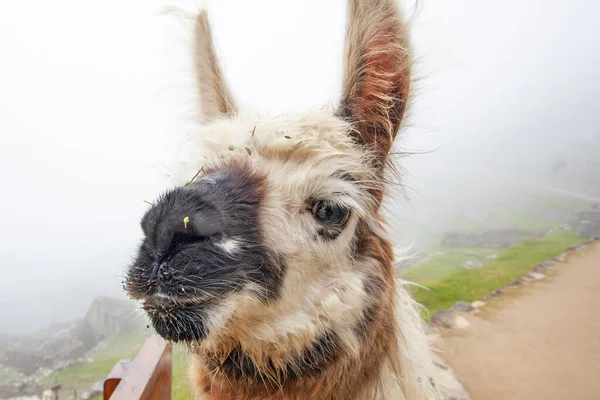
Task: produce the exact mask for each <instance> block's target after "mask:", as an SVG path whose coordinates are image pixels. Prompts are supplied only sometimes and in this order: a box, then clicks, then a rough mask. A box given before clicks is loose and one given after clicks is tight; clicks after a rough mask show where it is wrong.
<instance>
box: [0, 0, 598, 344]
mask: <svg viewBox="0 0 600 400" xmlns="http://www.w3.org/2000/svg"><path fill="white" fill-rule="evenodd" d="M179 3H183V1H180V2H173V1H171V2H169V4H176V5H177V4H179ZM207 3H208V9H209V11H210V16H211V21H212V24H213V27H214V33H215V37H216V40H217V48H218V52H219V54H220V55H221V58H222V61H223V62H224V70H225V75H226V77H227V79H228V81H229V83H230V85H231V86H232V88H233V90H234V92H235V95H236V97H237V98H238V99H239V100H240V102H241V103H242V104H249V105H252V106H253V107H255V108H256V109H258V110H259V111H262V112H266V113H271V114H280V113H287V112H299V111H302V110H303V109H305V108H308V107H314V106H319V105H324V104H328V103H332V104H335V103H336V101H337V99H338V98H339V93H340V87H341V70H342V65H341V59H342V43H343V34H344V22H345V14H344V9H345V1H343V0H336V1H327V2H323V1H318V0H304V1H302V2H299V1H293V2H292V1H281V0H269V1H267V0H257V1H252V2H248V1H243V0H220V1H216V0H212V1H211V0H208V1H207ZM166 4H167V3H166V2H162V1H154V2H151V1H147V0H144V1H142V0H135V1H128V2H123V1H116V0H107V1H102V2H82V1H74V0H54V1H51V2H47V1H39V0H37V1H29V2H19V1H2V2H0V59H1V62H0V72H1V73H0V152H1V156H0V179H1V180H0V182H1V183H2V195H1V196H0V210H2V222H1V223H0V227H1V228H0V272H1V274H0V276H1V279H0V321H1V322H0V332H5V333H27V332H31V331H32V330H35V329H38V328H41V327H43V326H45V325H47V324H49V323H52V322H56V321H66V320H69V319H72V318H75V317H79V316H81V315H82V314H83V313H84V312H85V310H86V309H87V307H88V305H89V303H90V301H91V299H92V298H93V297H94V296H97V295H103V294H106V295H112V296H123V295H122V293H121V284H120V276H121V275H122V273H123V270H124V268H125V266H126V265H127V264H128V263H129V262H130V259H131V256H132V255H133V252H134V250H135V248H136V246H137V243H138V241H139V239H140V237H141V231H140V229H139V219H140V217H141V215H142V214H143V212H144V210H145V209H146V207H147V205H146V204H145V203H144V202H143V200H144V199H149V200H151V199H153V198H154V197H155V196H156V194H157V193H158V191H159V190H161V189H162V188H163V183H162V181H161V180H160V179H159V177H160V160H161V159H163V157H165V152H166V151H167V150H168V149H169V148H170V146H172V145H173V143H172V142H171V141H170V140H169V134H170V133H172V131H173V130H176V129H185V126H186V124H185V123H182V121H185V120H187V118H188V117H189V115H190V113H191V111H192V107H193V105H192V104H190V103H189V96H187V95H186V93H187V94H188V95H189V90H191V89H192V86H191V83H190V82H191V79H190V75H189V68H188V64H187V63H188V62H189V61H190V60H189V57H188V54H187V53H186V51H187V47H186V46H187V45H188V44H189V41H188V40H187V39H188V38H187V32H186V28H185V24H183V23H180V22H179V23H178V22H175V21H173V19H172V18H169V17H165V16H159V11H160V9H161V7H162V6H164V5H166ZM188 4H189V3H188ZM409 14H410V21H411V22H410V23H411V32H412V34H413V43H414V48H415V52H416V59H415V75H416V78H417V79H416V82H415V98H414V103H413V107H412V109H411V112H410V115H409V119H408V120H407V124H406V126H405V128H404V129H403V131H402V133H401V138H402V139H401V140H400V141H399V142H398V149H399V150H400V151H403V152H408V153H413V155H410V156H408V157H404V158H402V159H401V160H400V162H401V167H402V169H401V170H402V173H403V183H404V190H403V191H404V195H402V194H401V193H399V192H400V190H397V191H396V194H395V196H394V198H393V199H391V200H390V201H389V202H388V208H387V209H388V214H389V215H390V217H391V219H392V222H393V223H392V225H393V228H392V231H393V233H394V236H395V239H396V240H397V241H398V242H399V243H401V244H411V243H412V244H413V246H415V248H417V249H419V248H427V246H429V245H430V244H432V243H433V242H432V241H431V238H430V236H431V233H432V232H443V231H444V230H446V229H451V228H452V221H453V218H452V217H453V216H456V215H458V214H460V213H461V212H464V211H465V210H471V211H473V209H474V208H473V207H475V205H477V206H478V207H480V208H481V209H483V208H485V203H486V201H489V200H491V199H493V198H495V197H496V196H498V193H503V194H504V195H507V194H510V193H512V191H513V190H514V181H515V180H517V181H519V182H525V183H529V184H533V183H536V184H543V185H545V186H553V187H561V188H570V190H577V191H578V192H581V193H588V194H589V195H598V193H597V192H594V190H595V189H594V187H596V188H597V186H594V185H593V183H594V182H596V183H597V182H598V175H593V174H594V173H596V174H597V173H598V171H600V164H599V161H600V160H599V159H600V156H599V154H600V116H599V111H600V68H599V65H600V40H598V38H600V26H599V25H598V24H597V16H598V15H600V4H599V3H598V2H595V1H593V0H588V1H584V0H579V1H572V2H567V1H559V0H546V1H542V0H535V1H534V0H530V1H527V2H524V1H516V0H513V1H506V0H504V1H496V0H493V1H485V2H483V1H476V0H470V1H467V0H457V1H453V2H442V1H430V2H425V1H423V2H420V3H419V7H418V8H417V9H416V10H415V9H414V8H413V7H410V10H409ZM188 83H190V86H187V85H188ZM561 159H562V160H563V161H560V160H561ZM557 162H558V163H562V164H561V165H566V167H564V168H561V171H560V173H559V174H558V173H552V171H553V170H552V168H553V166H556V165H557V164H556V163H557ZM593 166H596V167H598V168H597V169H596V170H594V167H593ZM554 171H555V172H556V170H554ZM590 171H591V175H590ZM594 179H596V180H595V181H594ZM590 182H591V183H592V185H591V186H590Z"/></svg>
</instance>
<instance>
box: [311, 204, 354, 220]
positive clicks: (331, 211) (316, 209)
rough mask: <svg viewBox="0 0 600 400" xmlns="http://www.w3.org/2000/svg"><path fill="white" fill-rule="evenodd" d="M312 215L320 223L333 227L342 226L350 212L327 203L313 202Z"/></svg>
mask: <svg viewBox="0 0 600 400" xmlns="http://www.w3.org/2000/svg"><path fill="white" fill-rule="evenodd" d="M312 213H313V215H314V216H315V218H317V220H319V221H320V222H324V223H328V224H335V225H344V224H345V223H346V222H347V221H348V217H349V216H350V210H348V209H347V208H345V207H341V206H339V205H337V204H333V203H331V202H329V201H317V202H315V203H314V204H313V206H312Z"/></svg>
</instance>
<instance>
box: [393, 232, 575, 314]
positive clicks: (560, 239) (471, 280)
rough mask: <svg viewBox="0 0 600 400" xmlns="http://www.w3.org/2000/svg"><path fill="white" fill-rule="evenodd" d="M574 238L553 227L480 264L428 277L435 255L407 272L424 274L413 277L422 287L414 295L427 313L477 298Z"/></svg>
mask: <svg viewBox="0 0 600 400" xmlns="http://www.w3.org/2000/svg"><path fill="white" fill-rule="evenodd" d="M578 242H581V238H580V237H578V236H577V235H576V234H575V233H574V232H572V231H562V230H558V231H554V232H552V233H550V234H548V235H546V236H545V237H544V238H541V239H526V240H524V241H522V242H521V243H519V244H516V245H514V246H511V247H509V248H508V249H506V250H504V251H502V252H501V253H500V254H499V256H498V258H497V259H496V260H489V262H488V263H487V265H486V266H485V267H484V268H479V269H471V270H466V269H460V268H457V269H456V270H455V271H454V272H451V273H448V274H446V275H445V276H443V277H441V279H439V280H428V279H427V277H429V276H434V275H435V273H437V270H438V269H439V266H438V265H439V264H442V263H443V262H444V260H443V259H442V260H440V259H438V260H437V261H436V263H434V264H425V265H422V266H421V265H417V266H415V267H413V268H411V269H417V271H412V272H411V273H410V275H412V276H417V277H424V278H425V279H424V280H421V281H418V280H417V281H416V283H419V284H421V285H423V286H426V288H416V289H415V293H414V294H415V298H416V300H417V301H418V302H419V303H421V304H423V305H424V306H425V307H426V308H427V311H428V312H429V315H432V314H433V313H435V312H436V311H438V310H443V309H447V308H449V307H451V306H452V305H454V303H456V302H457V301H459V300H464V301H474V300H477V299H480V298H482V297H484V296H486V295H488V294H490V293H491V292H492V291H493V290H494V289H497V288H499V287H502V286H504V285H506V284H508V283H510V282H512V281H513V280H515V279H516V278H518V277H519V276H522V275H523V274H524V273H525V272H527V271H528V270H530V269H531V268H533V267H534V266H535V265H536V264H538V263H540V262H541V261H544V260H546V259H549V258H552V257H554V256H556V255H558V254H560V253H561V252H562V251H563V250H565V249H566V248H567V247H569V246H571V245H572V244H575V243H578ZM450 261H451V262H453V260H450ZM419 269H420V270H419ZM405 274H406V273H405ZM405 274H404V275H405ZM410 275H409V276H410Z"/></svg>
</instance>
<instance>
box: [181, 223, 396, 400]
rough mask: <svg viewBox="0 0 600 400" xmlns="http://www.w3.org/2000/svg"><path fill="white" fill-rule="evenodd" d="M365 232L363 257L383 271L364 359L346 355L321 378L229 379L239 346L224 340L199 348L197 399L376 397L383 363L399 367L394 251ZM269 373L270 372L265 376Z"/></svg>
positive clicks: (373, 292) (194, 374)
mask: <svg viewBox="0 0 600 400" xmlns="http://www.w3.org/2000/svg"><path fill="white" fill-rule="evenodd" d="M359 230H360V232H361V235H360V239H359V242H358V243H357V252H358V254H357V256H358V257H359V258H360V257H368V258H372V259H375V260H377V261H378V265H379V267H380V269H379V270H376V271H373V274H372V276H371V277H370V279H369V281H368V283H367V285H366V286H367V287H368V294H369V296H370V297H371V298H373V299H377V301H376V302H373V305H372V307H370V308H369V309H368V310H366V311H365V316H364V318H367V319H368V323H367V324H365V325H364V326H361V327H360V328H359V327H357V329H361V330H363V332H361V348H360V354H359V357H358V358H357V359H355V358H353V357H349V356H348V355H345V354H341V355H339V357H336V358H335V361H334V362H332V363H331V364H330V365H328V366H327V367H326V368H325V369H324V370H323V371H320V372H318V373H317V374H315V375H310V376H300V377H293V378H291V379H288V378H286V377H279V378H275V379H276V380H275V381H269V380H268V379H267V378H264V377H263V378H261V377H256V376H241V377H240V376H232V375H228V374H227V373H226V372H225V370H224V369H223V368H220V367H219V366H220V365H222V364H223V361H224V358H225V357H226V356H227V354H228V352H229V351H231V350H232V349H233V348H234V347H235V344H234V342H232V341H227V340H224V341H223V342H222V343H220V346H222V347H221V348H220V349H219V350H220V351H216V352H213V351H206V350H201V349H196V352H197V356H198V357H197V358H196V359H195V360H194V362H193V367H192V368H191V370H190V375H191V376H190V377H191V379H192V381H193V382H194V386H195V387H196V388H197V389H196V390H197V397H200V396H204V398H205V399H206V400H241V399H244V400H262V399H267V398H268V399H281V400H325V399H331V400H335V399H339V400H343V399H360V398H365V396H367V395H368V394H372V393H373V388H374V387H375V386H376V385H378V384H380V382H379V380H378V379H379V377H380V373H381V369H382V367H383V360H389V361H391V362H392V363H393V364H395V363H396V360H390V358H391V357H393V356H392V355H393V354H396V352H397V347H396V345H395V339H396V337H397V332H396V330H395V327H394V324H393V321H394V307H393V303H394V299H393V297H394V291H395V287H394V284H393V282H394V268H393V264H392V263H393V252H392V248H391V246H390V244H389V243H388V242H387V241H386V240H384V239H382V238H380V237H378V236H377V235H375V234H373V233H372V232H369V231H368V228H367V227H366V226H364V225H363V226H361V227H360V228H359ZM367 312H368V315H366V313H367ZM361 322H362V321H361ZM338 351H342V350H341V349H338ZM207 365H211V366H213V369H211V368H209V367H207ZM266 374H269V372H268V371H265V375H266Z"/></svg>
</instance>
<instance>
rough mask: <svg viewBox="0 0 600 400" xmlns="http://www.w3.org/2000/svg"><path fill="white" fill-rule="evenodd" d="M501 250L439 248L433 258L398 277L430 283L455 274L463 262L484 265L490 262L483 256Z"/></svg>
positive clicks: (401, 273) (403, 271) (402, 272)
mask: <svg viewBox="0 0 600 400" xmlns="http://www.w3.org/2000/svg"><path fill="white" fill-rule="evenodd" d="M501 251H502V250H501V249H493V248H478V247H476V248H467V247H449V246H448V247H440V248H437V249H435V252H434V253H430V254H434V255H433V256H431V257H430V258H427V259H425V260H424V261H421V262H420V263H418V264H416V265H415V266H413V267H410V268H407V269H405V270H402V271H400V277H401V278H402V279H406V280H407V281H411V282H417V283H422V282H431V281H435V280H438V279H440V278H442V277H444V276H446V275H449V274H451V273H453V272H455V271H456V270H457V269H458V268H460V264H462V263H463V262H465V261H469V260H472V261H477V262H480V263H482V264H484V265H486V264H488V263H489V262H490V260H488V259H486V258H485V256H487V255H490V254H499V253H500V252H501ZM436 253H440V254H436Z"/></svg>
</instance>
